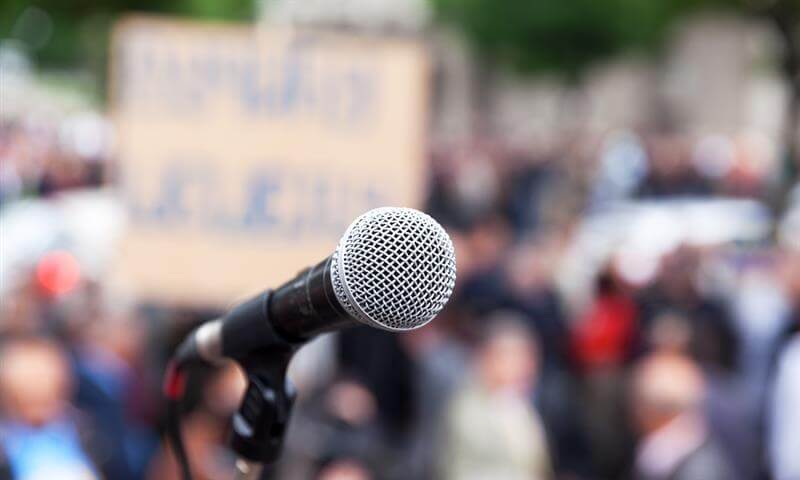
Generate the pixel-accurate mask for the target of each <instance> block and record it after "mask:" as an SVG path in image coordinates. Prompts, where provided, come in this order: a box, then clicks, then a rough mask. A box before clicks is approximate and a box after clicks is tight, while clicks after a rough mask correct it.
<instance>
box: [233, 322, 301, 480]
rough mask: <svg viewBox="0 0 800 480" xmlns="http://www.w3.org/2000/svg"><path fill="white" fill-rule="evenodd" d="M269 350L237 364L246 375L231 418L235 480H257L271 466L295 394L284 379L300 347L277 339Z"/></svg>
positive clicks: (278, 448) (280, 442)
mask: <svg viewBox="0 0 800 480" xmlns="http://www.w3.org/2000/svg"><path fill="white" fill-rule="evenodd" d="M270 343H271V345H270V346H269V347H268V348H264V349H262V350H257V351H255V352H253V353H252V354H250V355H248V356H247V357H246V358H245V359H244V360H242V361H241V362H240V364H241V365H242V367H243V368H244V371H245V373H246V375H247V382H248V385H247V390H246V391H245V394H244V398H243V399H242V403H241V405H240V406H239V410H238V411H237V412H236V414H235V415H234V416H233V425H232V426H233V433H232V436H231V441H230V444H231V449H232V450H233V451H234V452H235V453H236V455H237V456H238V459H237V461H236V478H237V480H256V479H257V478H258V476H259V475H260V473H261V467H262V465H264V464H271V463H274V462H275V461H276V460H277V459H278V456H279V455H280V453H281V449H282V447H283V438H284V436H285V433H286V427H287V426H288V424H289V419H290V416H291V412H292V406H293V405H294V401H295V398H296V397H297V391H296V390H295V388H294V385H292V383H291V382H290V381H289V379H288V378H286V369H287V367H288V366H289V361H290V360H291V358H292V356H293V355H294V352H295V351H297V348H298V347H299V345H298V344H296V343H290V342H287V341H285V340H283V339H279V337H277V336H276V338H275V339H273V342H270Z"/></svg>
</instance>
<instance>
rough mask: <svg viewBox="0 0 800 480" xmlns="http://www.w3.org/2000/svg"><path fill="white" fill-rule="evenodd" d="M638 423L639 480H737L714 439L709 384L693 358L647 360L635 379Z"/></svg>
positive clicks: (670, 355)
mask: <svg viewBox="0 0 800 480" xmlns="http://www.w3.org/2000/svg"><path fill="white" fill-rule="evenodd" d="M631 385H632V388H631V405H632V413H633V421H634V423H635V425H636V427H637V429H638V431H639V433H640V438H639V442H638V446H637V448H636V459H635V462H634V467H633V478H634V479H635V480H730V479H732V478H737V477H736V476H734V473H735V472H734V471H733V470H732V468H731V466H730V462H729V460H728V458H726V457H725V455H724V453H723V449H722V448H721V447H720V446H719V444H718V442H717V440H716V439H715V438H714V436H713V435H712V434H711V429H710V427H709V425H708V421H707V419H706V417H705V414H704V410H703V404H704V401H705V396H706V384H705V379H704V377H703V373H702V371H701V370H700V368H699V367H698V366H697V365H696V364H695V363H694V362H693V361H692V360H691V359H690V358H689V357H687V356H684V355H680V354H675V353H656V354H652V355H650V356H648V357H644V358H643V359H642V360H641V361H640V362H639V363H638V364H637V365H636V367H635V370H634V373H633V377H632V380H631Z"/></svg>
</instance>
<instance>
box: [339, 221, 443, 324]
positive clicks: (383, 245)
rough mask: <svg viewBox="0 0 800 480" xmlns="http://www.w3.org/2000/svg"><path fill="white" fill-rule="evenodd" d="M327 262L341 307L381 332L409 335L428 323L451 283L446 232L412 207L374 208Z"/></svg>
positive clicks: (347, 232)
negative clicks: (403, 332)
mask: <svg viewBox="0 0 800 480" xmlns="http://www.w3.org/2000/svg"><path fill="white" fill-rule="evenodd" d="M332 262H333V263H332V265H331V280H332V282H333V288H334V292H335V294H336V297H337V298H338V300H339V301H340V302H341V304H342V305H343V306H344V308H345V309H346V310H347V311H348V312H349V313H350V314H351V315H352V316H353V317H355V318H356V319H358V320H360V321H362V322H364V323H367V324H370V325H374V326H377V327H379V328H383V329H385V330H411V329H414V328H418V327H421V326H422V325H425V324H426V323H428V322H429V321H431V320H432V319H433V318H434V317H435V316H436V315H437V314H438V313H439V312H440V311H441V310H442V308H443V307H444V305H445V304H446V303H447V300H448V299H449V298H450V294H451V293H453V286H454V285H455V281H456V256H455V250H454V249H453V242H452V241H451V240H450V237H449V236H448V235H447V232H445V231H444V228H442V226H441V225H439V224H438V223H437V222H436V220H434V219H432V218H431V217H429V216H428V215H426V214H424V213H422V212H420V211H418V210H414V209H412V208H391V207H385V208H376V209H375V210H370V211H369V212H367V213H365V214H363V215H361V216H360V217H358V218H357V219H356V220H355V221H354V222H353V223H352V224H351V225H350V227H349V228H348V229H347V231H346V232H345V233H344V235H343V236H342V239H341V240H340V241H339V246H338V247H336V251H334V253H333V259H332Z"/></svg>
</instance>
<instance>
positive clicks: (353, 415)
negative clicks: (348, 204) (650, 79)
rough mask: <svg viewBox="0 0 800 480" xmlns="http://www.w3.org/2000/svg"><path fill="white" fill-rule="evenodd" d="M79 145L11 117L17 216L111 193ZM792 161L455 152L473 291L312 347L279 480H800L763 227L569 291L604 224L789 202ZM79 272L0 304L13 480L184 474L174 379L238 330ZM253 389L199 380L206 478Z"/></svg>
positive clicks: (619, 262) (792, 348) (736, 145)
mask: <svg viewBox="0 0 800 480" xmlns="http://www.w3.org/2000/svg"><path fill="white" fill-rule="evenodd" d="M61 140H63V135H59V134H58V132H57V131H55V132H54V131H46V130H45V131H43V130H38V129H37V128H36V125H26V124H19V123H4V124H2V125H0V204H6V205H7V204H10V203H13V202H14V201H16V200H17V199H19V198H22V197H24V196H34V197H36V196H38V197H47V196H49V195H53V194H57V193H58V192H60V191H64V190H66V189H71V188H76V187H87V186H89V187H90V186H97V185H101V184H103V183H104V182H105V181H107V175H105V174H104V173H103V172H104V171H107V170H108V163H107V162H108V160H107V159H104V158H91V157H86V156H81V155H79V154H76V153H75V152H74V151H71V150H70V149H68V148H65V147H64V145H63V142H62V141H61ZM774 158H775V155H774V152H770V149H769V148H767V147H765V146H764V142H763V141H762V140H760V139H758V138H749V137H746V138H740V139H729V138H726V137H716V136H714V137H708V138H699V139H698V138H689V137H687V136H686V135H682V134H678V133H676V132H671V131H657V132H618V133H613V134H609V135H606V136H604V137H603V138H600V139H592V138H588V137H587V136H585V135H583V136H582V135H578V134H575V135H565V136H564V138H561V139H557V140H551V141H549V142H540V143H537V144H535V145H525V146H517V145H507V144H502V142H492V141H485V140H480V141H478V140H476V141H470V142H465V143H464V144H460V145H457V146H452V145H448V146H439V147H437V148H435V149H434V151H432V153H431V160H430V163H431V169H432V175H431V185H430V188H429V195H428V199H427V204H426V209H427V211H428V212H429V213H430V214H431V215H433V216H434V217H435V218H436V219H437V220H439V221H440V222H441V223H442V224H443V225H444V226H445V227H446V228H447V230H448V232H449V233H450V234H451V236H452V238H453V241H454V243H455V246H456V253H457V257H458V281H457V285H456V291H455V293H454V295H453V298H452V299H451V301H450V303H449V304H448V306H447V308H446V309H445V310H444V311H443V313H442V314H441V315H440V316H439V318H437V319H436V320H435V321H434V322H432V323H431V324H429V325H428V326H426V327H424V328H421V329H419V330H416V331H413V332H410V333H405V334H390V333H386V332H382V331H378V330H375V329H370V328H366V327H364V328H356V329H352V330H347V331H344V332H342V333H340V334H337V335H330V336H325V337H322V338H320V339H318V340H316V341H315V342H314V343H312V344H310V345H309V346H307V347H305V348H304V350H303V351H302V353H301V355H300V356H299V357H298V358H297V359H296V362H295V364H294V365H293V366H292V370H291V377H292V379H293V381H294V382H295V384H296V385H297V387H298V390H299V398H298V401H297V403H296V405H295V411H294V417H293V419H292V422H291V425H290V427H289V429H288V432H287V437H286V441H285V447H284V453H283V457H282V459H281V461H280V462H279V463H278V464H277V465H275V466H273V467H271V468H269V469H267V470H266V471H265V472H264V478H286V479H319V480H383V479H385V480H393V479H402V480H411V479H444V480H451V479H452V480H471V479H475V480H479V479H480V480H487V479H497V480H515V479H529V480H530V479H562V480H580V479H631V480H715V479H719V480H737V479H742V480H749V479H753V480H756V479H769V478H774V479H775V480H798V479H800V435H798V433H797V432H800V410H798V409H797V408H796V407H797V405H798V404H800V334H798V331H800V250H795V249H793V247H792V246H791V244H787V243H785V242H784V243H781V242H778V241H776V240H775V235H774V234H767V235H766V236H765V238H763V239H760V240H756V241H726V242H718V243H714V244H690V243H681V244H679V245H675V246H673V247H671V248H670V249H669V250H668V251H665V252H659V255H658V258H657V261H656V263H655V264H652V265H651V264H647V265H643V264H640V263H636V262H633V264H631V261H630V256H631V255H630V254H631V253H632V252H629V251H626V250H625V248H626V247H625V244H624V243H622V244H620V245H619V246H618V247H615V248H612V249H611V253H610V254H607V255H604V256H603V257H602V258H591V259H588V258H587V260H586V263H587V264H589V263H591V264H592V265H596V268H592V269H591V270H590V271H588V273H586V275H585V276H586V277H587V278H588V281H587V282H584V283H583V284H582V285H583V287H581V288H573V287H574V283H575V281H574V279H571V278H565V275H564V272H565V271H566V270H569V269H568V268H566V266H565V265H566V264H568V263H570V262H575V260H576V258H577V259H578V261H579V262H583V259H584V258H586V257H588V256H591V255H590V254H589V253H587V252H581V251H579V250H580V249H579V248H578V247H576V246H575V245H576V244H575V241H574V240H575V238H576V236H577V235H578V232H579V231H580V229H581V226H582V225H583V223H584V221H585V220H586V219H587V218H588V217H589V216H590V215H594V214H596V213H597V212H602V211H604V210H605V209H609V208H613V206H614V205H618V204H619V203H620V202H633V203H636V202H643V201H651V202H652V201H663V202H669V201H672V200H674V199H676V198H678V197H680V198H686V197H687V196H691V198H693V199H701V200H702V199H703V198H707V199H710V198H719V197H721V196H726V197H745V198H750V199H756V200H762V201H765V202H767V203H769V202H771V201H772V196H773V195H775V192H776V190H777V189H778V187H777V185H778V181H777V180H778V179H779V178H780V175H779V174H778V173H776V172H778V171H779V170H780V164H779V162H777V161H775V160H774ZM618 221H620V222H623V223H624V222H626V221H627V220H626V217H624V216H623V217H621V218H620V220H618ZM622 226H623V225H621V224H620V228H622ZM678 227H679V226H678V225H676V228H678ZM1 234H2V233H1V232H0V235H1ZM598 241H600V239H598ZM633 253H637V252H633ZM70 261H72V260H71V259H70V257H69V256H68V255H65V254H59V255H56V256H49V257H48V258H47V259H46V262H40V263H38V264H35V265H31V268H30V269H26V270H22V271H20V272H19V273H18V274H17V275H16V276H15V281H14V283H13V285H10V286H7V288H4V290H5V291H6V292H7V293H6V295H5V296H4V297H3V298H2V299H1V300H0V302H1V303H0V478H13V479H17V480H40V479H60V480H73V479H74V480H79V479H80V480H88V479H101V478H102V479H109V480H128V479H130V480H134V479H147V480H169V479H178V478H179V476H178V471H177V468H176V463H175V460H174V458H173V456H172V455H171V453H170V451H169V449H167V448H166V447H165V446H164V444H163V442H162V440H161V433H162V429H163V425H164V414H165V412H164V410H163V402H162V400H161V397H160V393H159V386H160V381H161V376H162V374H163V369H164V365H165V362H166V359H167V358H168V356H169V354H170V352H171V349H172V348H173V347H174V346H175V345H176V343H177V342H178V341H179V340H180V339H181V338H182V336H183V335H184V334H185V333H186V332H187V331H188V330H189V329H190V328H192V327H193V326H194V325H196V324H197V323H199V322H202V321H204V320H207V319H210V318H212V317H213V316H214V315H215V314H216V313H219V312H201V311H189V310H175V309H170V308H166V307H165V306H152V305H138V304H137V303H136V302H132V301H131V300H130V299H124V298H119V296H118V295H115V294H114V293H113V292H111V291H110V289H108V288H106V286H105V285H104V284H103V283H101V282H97V281H93V280H90V279H86V278H75V276H74V275H73V276H72V277H70V276H69V272H70V271H71V270H70V268H69V263H70ZM645 263H647V262H645ZM631 265H633V267H632V266H631ZM70 279H72V280H73V281H69V280H70ZM576 292H577V293H576ZM245 384H246V382H245V380H244V377H243V375H242V373H241V372H240V371H239V370H238V369H237V367H235V366H232V365H228V366H224V367H219V368H215V369H209V370H207V371H198V372H193V374H192V376H191V378H190V379H189V382H188V386H187V389H188V390H187V397H188V400H187V402H186V404H185V409H184V412H183V428H184V437H185V438H186V441H187V450H188V452H189V455H190V458H191V460H192V468H193V471H194V472H195V475H196V477H195V478H197V479H200V480H224V479H228V478H233V471H234V469H233V464H234V461H235V458H234V457H233V455H232V453H231V452H230V450H229V449H228V448H227V438H228V433H229V429H230V418H231V415H232V414H233V412H234V411H235V410H236V408H237V407H238V403H239V399H240V396H241V394H242V392H243V390H244V388H245Z"/></svg>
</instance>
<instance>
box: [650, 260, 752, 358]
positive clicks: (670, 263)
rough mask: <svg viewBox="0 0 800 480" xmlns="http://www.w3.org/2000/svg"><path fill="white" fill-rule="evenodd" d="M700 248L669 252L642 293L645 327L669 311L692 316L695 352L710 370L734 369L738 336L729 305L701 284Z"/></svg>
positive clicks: (691, 339) (686, 316)
mask: <svg viewBox="0 0 800 480" xmlns="http://www.w3.org/2000/svg"><path fill="white" fill-rule="evenodd" d="M700 263H701V257H700V252H698V251H697V250H695V249H692V248H689V247H681V248H679V249H677V250H676V251H674V252H672V253H671V254H669V255H667V256H666V257H665V258H664V259H663V261H662V265H661V269H660V272H659V274H658V278H657V279H656V282H655V284H654V285H653V286H652V287H651V288H649V289H647V290H646V291H645V292H643V294H642V295H641V296H640V297H639V299H638V300H639V305H640V308H641V311H642V326H643V327H642V328H644V329H645V330H649V328H650V327H651V325H652V323H653V320H654V319H655V318H657V317H658V316H659V315H661V314H663V313H665V312H670V313H674V314H677V315H680V316H683V317H685V318H687V319H689V320H690V327H691V336H690V345H689V348H690V350H691V354H692V356H694V357H695V359H696V360H697V361H698V363H699V364H700V365H701V366H702V367H703V368H704V369H708V370H714V371H719V372H732V371H734V370H735V369H736V367H737V365H738V364H737V360H738V350H739V347H738V344H739V341H738V338H737V336H736V331H735V329H734V326H733V320H732V319H731V316H730V314H729V312H728V309H727V308H726V306H725V305H724V304H723V303H722V302H720V301H718V300H717V299H715V298H711V297H710V296H708V295H706V294H704V293H703V292H701V291H700V289H699V288H698V278H697V277H698V270H699V267H700Z"/></svg>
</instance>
